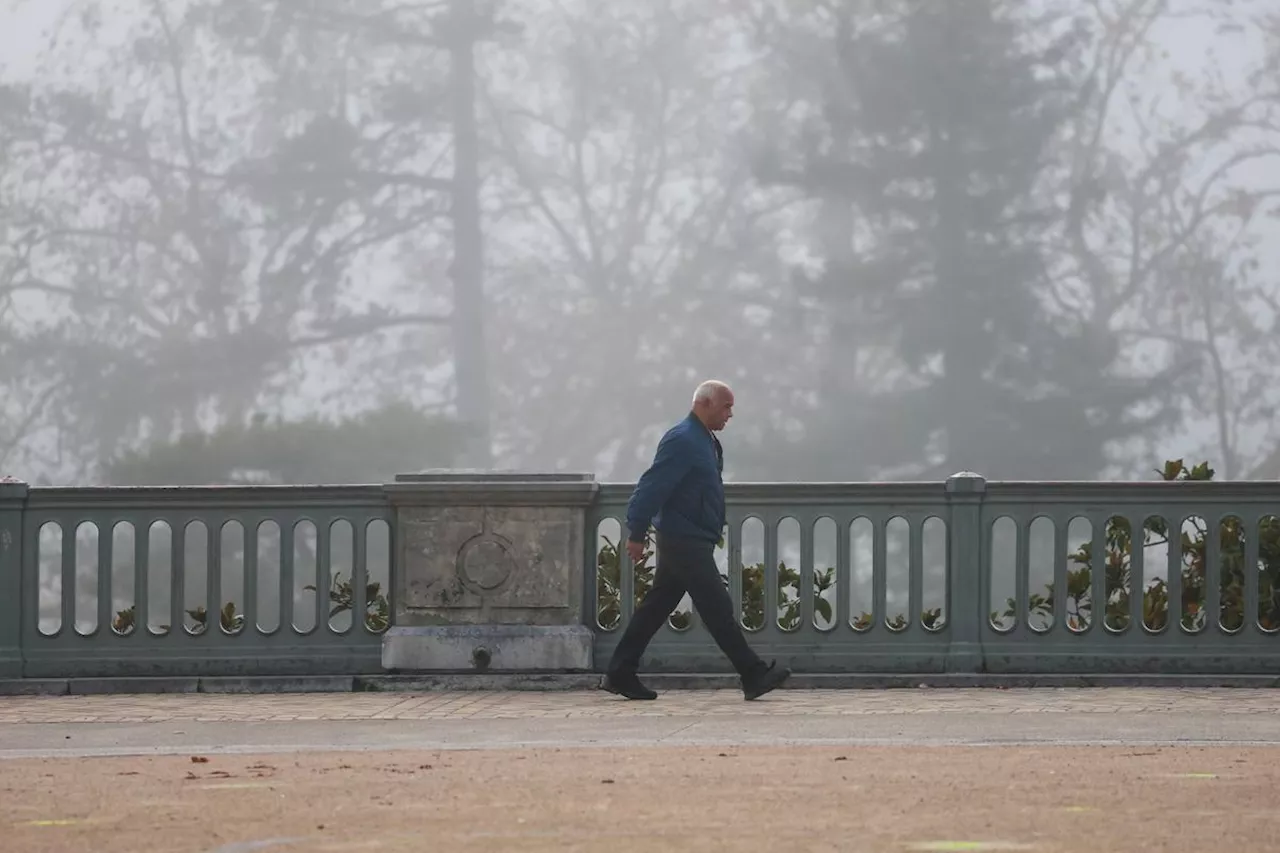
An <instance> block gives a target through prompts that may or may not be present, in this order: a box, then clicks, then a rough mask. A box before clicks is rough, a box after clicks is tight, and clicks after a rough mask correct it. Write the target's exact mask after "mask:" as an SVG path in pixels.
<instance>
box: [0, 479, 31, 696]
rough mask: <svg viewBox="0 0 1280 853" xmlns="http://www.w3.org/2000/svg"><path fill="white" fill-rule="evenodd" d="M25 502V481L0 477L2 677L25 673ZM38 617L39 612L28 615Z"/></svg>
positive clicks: (0, 641) (0, 645)
mask: <svg viewBox="0 0 1280 853" xmlns="http://www.w3.org/2000/svg"><path fill="white" fill-rule="evenodd" d="M26 503H27V484H26V483H19V482H17V481H15V480H13V479H10V478H0V678H20V677H21V676H22V625H23V621H24V620H23V613H22V606H23V603H24V602H23V598H24V596H23V594H22V527H23V525H22V513H23V509H24V508H25V506H26ZM33 558H34V555H33ZM38 617H39V614H37V613H29V614H27V616H26V618H27V619H32V620H34V619H37V618H38Z"/></svg>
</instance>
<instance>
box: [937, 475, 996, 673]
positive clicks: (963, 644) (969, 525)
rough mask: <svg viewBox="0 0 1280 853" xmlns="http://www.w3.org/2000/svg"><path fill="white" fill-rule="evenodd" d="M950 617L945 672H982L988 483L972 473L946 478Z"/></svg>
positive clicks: (948, 605) (983, 663)
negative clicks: (984, 523) (984, 519)
mask: <svg viewBox="0 0 1280 853" xmlns="http://www.w3.org/2000/svg"><path fill="white" fill-rule="evenodd" d="M946 491H947V503H948V506H949V509H950V519H949V521H948V522H947V565H948V567H949V570H948V572H947V575H948V581H949V582H948V584H947V586H948V599H949V600H948V604H947V607H948V611H949V612H948V616H949V618H950V619H951V648H950V650H949V651H948V653H947V671H948V672H982V671H983V669H984V668H985V662H984V660H983V653H982V620H983V619H984V618H986V617H985V615H984V614H985V607H984V605H983V602H984V601H985V599H986V594H985V588H986V583H985V582H984V581H985V575H984V573H983V571H982V560H983V554H982V551H983V547H982V543H983V536H982V501H983V496H984V495H985V493H986V491H987V481H986V480H985V479H983V477H982V476H981V475H979V474H975V473H973V472H972V471H961V472H960V473H958V474H953V475H951V476H950V477H948V478H947V483H946Z"/></svg>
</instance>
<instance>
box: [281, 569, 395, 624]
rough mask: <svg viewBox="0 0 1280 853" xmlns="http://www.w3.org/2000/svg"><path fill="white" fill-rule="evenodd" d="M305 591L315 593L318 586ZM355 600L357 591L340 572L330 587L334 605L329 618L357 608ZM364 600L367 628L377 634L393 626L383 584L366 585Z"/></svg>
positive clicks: (330, 598)
mask: <svg viewBox="0 0 1280 853" xmlns="http://www.w3.org/2000/svg"><path fill="white" fill-rule="evenodd" d="M303 589H308V590H312V591H314V590H315V589H316V586H315V584H308V585H307V586H305V587H303ZM355 600H356V599H355V590H354V588H353V587H352V585H351V581H349V580H347V581H344V580H343V579H342V574H341V573H340V572H339V573H337V574H335V575H334V576H333V581H332V583H331V585H330V587H329V601H330V603H331V604H332V605H333V606H332V607H330V608H329V618H330V619H332V618H333V617H334V616H337V615H338V614H339V613H343V612H345V611H348V610H351V609H352V608H353V607H355ZM364 600H365V615H364V624H365V627H366V628H368V629H369V630H370V631H372V632H374V633H375V634H376V633H381V632H382V631H385V630H387V627H388V626H389V625H390V624H391V607H390V604H389V602H388V601H387V597H386V596H385V595H383V594H382V584H380V583H378V582H377V581H369V582H368V583H367V584H365V588H364Z"/></svg>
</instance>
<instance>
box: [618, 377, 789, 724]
mask: <svg viewBox="0 0 1280 853" xmlns="http://www.w3.org/2000/svg"><path fill="white" fill-rule="evenodd" d="M732 417H733V391H732V390H730V388H729V386H728V385H725V384H724V383H723V382H715V381H707V382H703V383H702V384H701V385H699V386H698V388H697V390H696V391H694V393H693V411H691V412H690V413H689V416H688V417H687V418H685V419H684V420H683V421H681V422H680V423H678V424H676V425H675V426H673V427H672V428H671V429H669V430H667V433H666V435H664V436H663V437H662V440H661V441H659V442H658V449H657V452H656V453H655V454H654V459H653V464H652V465H651V466H649V470H648V471H645V472H644V474H643V476H641V477H640V482H639V483H637V484H636V489H635V492H633V493H632V495H631V501H630V503H629V504H628V505H627V527H628V528H629V529H630V536H629V537H628V541H627V553H628V554H629V555H630V556H631V559H632V561H633V562H638V561H639V560H640V559H641V557H643V556H644V546H645V540H646V538H647V537H648V533H649V525H650V523H652V524H654V526H655V527H656V528H657V530H658V549H657V550H658V566H657V571H656V572H655V577H654V582H653V588H652V589H650V590H649V594H648V595H646V596H645V597H644V600H643V601H641V602H640V606H639V607H637V608H636V612H635V615H634V616H632V617H631V622H630V623H628V625H627V629H626V630H625V631H624V632H623V634H622V637H621V639H620V640H619V641H618V646H617V648H616V649H615V650H614V653H613V659H612V660H611V661H609V667H608V669H607V670H605V677H604V681H603V682H602V684H601V685H600V686H601V687H602V688H603V689H605V690H608V691H609V692H610V693H616V694H618V695H621V696H625V697H627V698H628V699H656V698H657V697H658V694H657V693H655V692H653V691H652V690H650V689H649V688H647V687H645V686H644V685H643V684H642V683H641V682H640V678H639V676H638V675H637V674H636V672H637V670H638V669H639V668H640V657H641V656H642V655H643V654H644V650H645V648H646V647H648V645H649V641H650V640H652V639H653V636H654V634H656V633H657V632H658V629H659V628H661V627H662V623H664V622H665V621H667V617H668V616H670V615H671V611H673V610H675V608H676V605H678V604H679V603H680V600H681V599H682V598H684V595H685V593H686V592H687V593H689V596H690V597H691V598H692V599H693V606H694V608H695V609H696V610H697V611H698V615H699V616H700V617H702V622H703V624H704V625H706V626H707V631H708V632H710V634H711V637H712V639H714V640H715V641H716V645H718V646H719V647H720V650H721V651H723V652H724V653H725V655H726V656H727V657H728V658H729V660H730V662H732V664H733V668H734V669H736V670H737V671H738V675H739V676H741V678H742V692H743V696H744V697H745V698H746V699H756V698H758V697H760V696H763V695H764V694H766V693H768V692H769V691H770V690H773V689H774V688H776V687H778V686H780V685H781V684H782V683H783V682H784V681H786V680H787V678H788V677H789V676H790V675H791V671H790V670H789V669H787V668H786V667H775V666H774V664H773V663H768V664H766V663H765V662H764V661H763V660H761V659H760V657H759V655H757V654H756V653H755V652H754V651H753V650H752V649H751V646H749V645H748V644H747V638H746V635H745V634H744V633H743V631H742V626H741V625H740V624H739V622H738V618H737V615H736V614H735V613H734V612H733V599H731V598H730V597H729V591H728V590H727V589H725V588H724V583H723V582H722V581H721V578H720V571H719V569H717V568H716V560H715V548H716V543H718V542H719V541H720V537H721V534H722V531H723V530H724V526H725V508H724V481H723V479H722V475H723V472H724V451H723V450H722V449H721V447H720V442H719V440H717V439H716V436H715V433H717V432H719V431H720V430H722V429H724V427H725V425H726V424H727V423H729V419H730V418H732Z"/></svg>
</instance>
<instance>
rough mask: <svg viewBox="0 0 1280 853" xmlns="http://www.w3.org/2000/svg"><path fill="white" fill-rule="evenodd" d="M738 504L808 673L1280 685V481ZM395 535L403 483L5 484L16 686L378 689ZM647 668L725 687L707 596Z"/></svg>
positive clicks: (756, 566)
mask: <svg viewBox="0 0 1280 853" xmlns="http://www.w3.org/2000/svg"><path fill="white" fill-rule="evenodd" d="M630 493H631V487H630V486H627V485H604V486H601V487H600V490H599V493H598V496H597V499H596V501H595V502H594V504H593V505H592V506H591V508H590V509H589V510H588V515H587V527H586V530H587V536H586V547H585V553H584V558H585V560H586V565H585V572H584V576H583V582H584V585H585V589H586V590H587V593H588V595H587V599H586V600H588V601H594V602H595V607H594V608H589V611H590V612H589V613H588V619H590V620H591V621H592V622H593V627H594V628H595V630H596V635H597V640H596V649H595V652H596V666H597V668H601V667H603V665H604V664H605V662H606V661H607V658H608V655H609V654H610V653H611V652H612V650H613V647H614V646H615V645H616V643H617V638H618V635H619V632H620V631H621V630H622V628H623V627H624V626H625V624H626V622H627V620H628V619H629V618H630V615H631V613H632V612H633V610H634V606H635V603H636V601H637V600H638V599H639V598H640V596H641V595H643V593H644V591H645V590H646V589H647V588H648V585H649V584H651V583H652V577H653V567H652V562H653V560H652V555H649V556H647V557H646V559H645V560H644V561H642V563H641V564H640V565H639V566H633V565H631V563H630V561H629V559H628V558H627V556H626V555H625V552H622V553H620V551H619V548H618V544H619V542H620V541H621V540H622V539H625V536H626V531H625V528H624V523H623V517H624V516H625V508H626V502H627V499H628V498H629V497H630ZM727 493H728V507H729V524H728V527H727V529H726V535H725V540H724V543H723V545H722V547H721V548H720V549H719V550H718V551H717V556H718V559H719V561H720V565H721V570H722V572H723V575H724V579H725V583H726V585H727V587H728V589H729V591H730V594H731V596H732V598H733V600H734V604H735V607H736V608H737V609H738V612H739V613H740V614H741V618H742V622H743V624H744V626H745V627H746V628H747V630H748V631H749V632H750V633H751V639H752V643H753V644H754V645H755V646H756V648H757V649H758V650H759V651H760V652H761V653H762V654H764V655H766V656H768V657H777V658H778V659H780V660H783V661H785V662H788V663H790V664H791V665H792V666H793V667H795V668H796V669H797V670H799V671H808V672H899V673H902V672H920V673H925V672H983V671H986V672H1004V673H1011V672H1016V673H1104V672H1169V673H1181V674H1193V673H1206V674H1241V673H1268V674H1275V673H1280V637H1277V631H1278V630H1280V520H1278V518H1277V517H1278V516H1280V484H1276V483H1262V482H1250V483H1213V482H1152V483H997V482H991V483H988V482H985V481H984V480H982V478H980V477H977V476H969V475H961V476H957V477H953V478H951V479H950V480H948V481H947V482H946V483H906V484H828V483H819V484H814V483H776V484H731V485H730V486H729V487H728V488H727ZM393 540H394V524H393V517H392V513H391V508H390V504H389V502H388V499H387V494H386V492H385V490H384V489H383V488H382V487H381V486H335V487H281V486H253V487H225V488H220V487H210V488H205V487H200V488H70V489H42V488H35V489H28V488H27V487H26V486H25V485H22V484H0V677H4V678H12V677H61V678H66V677H92V676H114V675H208V676H215V675H231V676H234V675H269V674H281V675H284V674H298V675H306V674H370V673H378V672H380V671H381V663H380V650H381V637H380V635H381V633H382V632H383V631H384V630H385V629H386V627H387V622H388V618H389V614H390V613H391V612H392V608H390V606H389V602H388V601H387V595H388V592H389V590H390V589H391V584H390V572H391V570H392V567H391V562H392V561H391V554H392V552H393V551H392V549H393ZM1135 590H1141V594H1134V591H1135ZM356 614H360V616H359V617H357V616H356ZM646 666H647V667H649V668H651V669H654V670H660V671H669V672H670V671H684V672H717V671H719V672H723V671H727V666H726V663H725V661H724V660H723V658H722V656H721V655H720V653H719V651H718V650H717V649H716V648H715V646H714V644H713V643H712V641H711V639H710V637H709V636H708V635H707V633H706V632H705V630H704V629H703V628H702V627H701V625H699V624H698V619H697V617H696V614H694V613H692V612H691V610H690V608H689V606H688V602H687V601H686V602H685V603H684V604H683V605H681V608H680V609H678V610H677V611H676V613H674V614H673V615H672V618H671V620H670V624H669V625H668V626H667V627H666V628H664V629H663V630H662V631H661V632H660V634H659V635H658V637H656V638H655V640H654V642H653V644H652V645H651V646H650V654H649V660H648V661H647V663H646Z"/></svg>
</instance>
